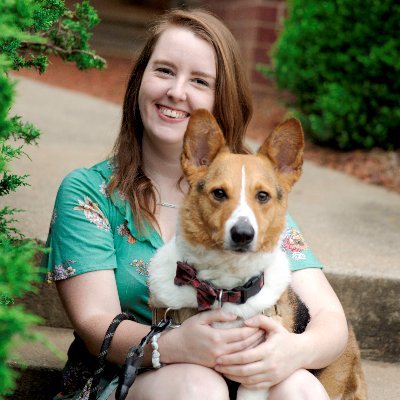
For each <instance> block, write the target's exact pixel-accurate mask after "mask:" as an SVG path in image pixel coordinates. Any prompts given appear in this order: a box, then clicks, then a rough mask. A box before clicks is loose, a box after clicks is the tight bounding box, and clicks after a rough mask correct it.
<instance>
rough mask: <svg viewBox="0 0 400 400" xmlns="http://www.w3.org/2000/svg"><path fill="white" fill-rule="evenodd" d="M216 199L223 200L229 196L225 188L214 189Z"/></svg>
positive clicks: (213, 193)
mask: <svg viewBox="0 0 400 400" xmlns="http://www.w3.org/2000/svg"><path fill="white" fill-rule="evenodd" d="M212 195H213V196H214V199H215V200H218V201H223V200H225V199H227V198H228V196H227V195H226V193H225V190H224V189H215V190H213V191H212Z"/></svg>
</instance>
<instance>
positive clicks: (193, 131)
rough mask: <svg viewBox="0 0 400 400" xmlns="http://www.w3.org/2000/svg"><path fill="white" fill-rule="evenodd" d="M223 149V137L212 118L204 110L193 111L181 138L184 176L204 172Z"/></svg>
mask: <svg viewBox="0 0 400 400" xmlns="http://www.w3.org/2000/svg"><path fill="white" fill-rule="evenodd" d="M224 147H225V139H224V135H223V134H222V131H221V129H220V127H219V126H218V123H217V121H216V120H215V118H214V116H213V115H212V114H211V113H210V112H209V111H207V110H205V109H198V110H195V111H194V112H193V113H192V115H191V117H190V120H189V124H188V127H187V129H186V132H185V136H184V138H183V149H182V155H181V165H182V170H183V173H184V174H185V176H186V177H187V178H188V177H190V176H191V175H192V174H193V173H196V172H201V171H202V170H206V168H207V166H208V165H210V164H211V162H212V161H213V160H214V158H215V156H216V155H217V154H218V153H219V151H221V150H222V149H223V148H224Z"/></svg>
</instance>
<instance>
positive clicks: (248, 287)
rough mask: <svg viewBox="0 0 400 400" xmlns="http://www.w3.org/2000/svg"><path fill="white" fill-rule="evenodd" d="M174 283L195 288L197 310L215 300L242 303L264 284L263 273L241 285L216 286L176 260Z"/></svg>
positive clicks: (206, 308)
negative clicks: (230, 287)
mask: <svg viewBox="0 0 400 400" xmlns="http://www.w3.org/2000/svg"><path fill="white" fill-rule="evenodd" d="M174 282H175V285H178V286H183V285H191V286H193V287H194V288H195V289H196V293H197V304H198V310H199V311H205V310H209V309H210V308H211V306H212V305H213V304H214V303H215V301H219V303H220V305H222V303H226V302H229V303H235V304H243V303H245V302H246V301H247V299H248V298H250V297H251V296H254V295H256V294H257V293H258V292H259V291H260V290H261V288H262V287H263V286H264V273H261V274H260V275H257V276H254V277H253V278H251V279H249V280H248V281H247V282H246V283H245V284H244V285H243V286H237V287H235V288H233V289H220V288H216V287H215V286H214V285H213V284H212V283H210V282H208V281H204V280H201V279H199V278H198V277H197V271H196V269H195V268H193V267H192V266H191V265H189V264H188V263H186V262H181V261H178V262H177V268H176V276H175V281H174Z"/></svg>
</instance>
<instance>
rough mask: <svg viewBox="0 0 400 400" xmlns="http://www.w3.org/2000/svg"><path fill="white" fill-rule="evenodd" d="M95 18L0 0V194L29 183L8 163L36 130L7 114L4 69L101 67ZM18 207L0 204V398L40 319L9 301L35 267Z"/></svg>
mask: <svg viewBox="0 0 400 400" xmlns="http://www.w3.org/2000/svg"><path fill="white" fill-rule="evenodd" d="M98 22H99V18H98V16H97V13H96V12H95V10H94V9H93V8H92V7H90V5H89V3H88V2H87V1H83V2H82V4H77V5H76V6H75V9H74V10H69V9H67V8H66V7H65V3H64V1H63V0H35V1H34V0H2V1H1V2H0V196H5V195H7V194H9V193H10V192H11V191H15V190H17V189H18V188H19V187H20V186H24V185H28V183H27V181H26V179H27V177H28V175H27V174H26V175H22V176H20V175H16V174H13V173H12V171H10V164H11V162H12V160H15V159H16V158H19V157H21V156H24V155H25V153H24V150H23V149H24V146H25V145H27V144H37V140H38V138H39V136H40V132H39V130H38V129H37V128H35V127H34V126H33V125H32V124H30V123H29V122H23V121H22V118H21V117H20V116H10V115H9V111H10V108H11V106H12V103H13V99H14V94H15V92H14V86H15V83H14V82H13V81H12V80H11V77H10V76H9V74H8V72H9V71H11V70H19V69H21V68H35V69H37V70H38V71H39V72H40V73H43V72H45V70H46V68H47V65H48V56H49V55H51V54H53V55H57V56H59V57H61V58H62V59H63V60H65V61H71V62H74V63H75V64H76V66H77V67H78V68H79V69H87V68H103V67H104V66H105V61H104V60H103V59H102V58H101V57H99V56H97V55H96V54H95V53H94V52H93V51H92V49H91V48H90V45H89V44H88V41H89V39H90V37H91V32H90V30H91V29H92V28H93V26H94V25H95V24H97V23H98ZM16 140H18V145H17V144H16ZM20 211H21V210H18V209H15V208H10V207H8V206H4V207H3V208H2V209H0V400H1V399H3V398H4V396H5V395H6V394H7V393H10V392H11V391H12V390H13V388H14V387H15V372H14V371H12V370H11V369H10V368H9V366H8V364H7V360H9V359H10V357H11V356H12V352H13V348H14V347H15V345H16V344H17V343H18V341H21V340H32V339H35V340H38V337H37V335H35V334H33V333H31V331H30V327H31V325H32V324H36V323H38V322H39V319H38V318H37V317H35V316H34V315H32V314H29V313H27V312H26V311H25V310H24V308H23V306H20V305H18V306H17V305H15V304H14V299H16V298H20V297H23V296H24V294H25V293H26V292H29V291H34V290H35V288H34V283H35V282H38V281H39V271H38V268H37V267H34V266H33V265H32V258H33V255H34V254H35V252H37V251H38V250H39V248H38V246H37V245H36V243H35V242H33V241H32V240H21V239H23V234H22V233H21V232H19V231H18V229H16V228H15V227H14V226H13V223H14V222H16V218H15V217H16V214H17V213H18V212H20Z"/></svg>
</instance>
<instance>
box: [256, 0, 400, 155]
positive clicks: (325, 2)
mask: <svg viewBox="0 0 400 400" xmlns="http://www.w3.org/2000/svg"><path fill="white" fill-rule="evenodd" d="M288 3H289V13H288V18H287V19H286V21H285V22H284V29H283V31H282V32H281V35H280V37H279V38H278V40H277V42H276V44H275V46H274V49H273V52H272V60H273V61H272V67H267V66H260V70H261V72H262V73H264V74H265V75H267V76H270V77H271V76H272V77H273V78H274V79H275V81H276V83H277V86H278V88H280V89H284V90H288V91H289V92H290V93H292V94H293V99H292V100H291V101H290V105H291V106H292V107H293V108H294V110H296V111H297V113H298V116H299V117H300V118H301V119H302V121H303V122H304V124H305V128H306V130H307V132H308V133H309V135H310V136H311V138H312V139H313V140H314V141H316V142H318V143H320V144H326V145H329V146H333V147H339V148H341V149H346V150H349V149H354V148H367V149H369V148H371V147H374V146H378V147H382V148H386V149H393V148H399V147H400V79H399V76H400V33H399V32H400V3H399V2H398V1H397V0H369V1H365V0H336V1H335V0H289V2H288Z"/></svg>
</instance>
